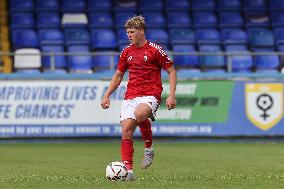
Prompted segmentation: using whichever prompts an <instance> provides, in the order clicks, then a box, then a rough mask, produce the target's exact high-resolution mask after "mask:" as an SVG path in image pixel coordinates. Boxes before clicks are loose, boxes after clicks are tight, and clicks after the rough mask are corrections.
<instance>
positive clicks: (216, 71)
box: [203, 67, 226, 74]
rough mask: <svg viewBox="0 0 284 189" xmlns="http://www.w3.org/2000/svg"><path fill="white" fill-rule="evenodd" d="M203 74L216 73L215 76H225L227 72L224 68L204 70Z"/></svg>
mask: <svg viewBox="0 0 284 189" xmlns="http://www.w3.org/2000/svg"><path fill="white" fill-rule="evenodd" d="M203 72H205V73H213V74H214V73H215V74H224V73H226V70H224V69H223V68H214V67H213V68H206V69H203Z"/></svg>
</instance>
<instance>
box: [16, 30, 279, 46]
mask: <svg viewBox="0 0 284 189" xmlns="http://www.w3.org/2000/svg"><path fill="white" fill-rule="evenodd" d="M146 35H147V37H148V39H149V40H151V41H153V42H156V43H159V44H161V45H162V46H163V47H164V48H165V49H166V50H170V49H172V47H173V46H174V45H180V44H193V45H204V44H218V45H224V48H226V46H227V45H239V44H243V45H246V46H247V47H248V49H246V50H254V49H255V48H269V49H278V48H279V46H281V45H283V44H284V28H276V29H275V30H274V31H271V30H269V29H266V28H253V29H249V30H247V31H246V30H243V29H240V28H232V29H229V28H226V29H222V30H221V31H220V30H216V29H198V30H195V31H194V30H191V29H171V30H169V32H167V30H163V29H149V30H148V31H147V33H146ZM11 42H12V46H13V49H14V50H16V49H19V48H39V47H40V46H42V45H65V46H66V47H68V46H69V45H88V46H89V47H90V49H93V50H122V49H123V48H124V47H125V45H126V44H127V43H128V38H127V35H126V33H125V30H124V29H120V30H117V31H115V30H112V29H92V30H88V29H86V28H67V29H65V30H64V31H62V30H60V29H40V30H38V31H36V30H33V29H13V30H12V31H11ZM274 47H276V48H274Z"/></svg>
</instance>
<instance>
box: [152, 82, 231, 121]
mask: <svg viewBox="0 0 284 189" xmlns="http://www.w3.org/2000/svg"><path fill="white" fill-rule="evenodd" d="M233 86H234V82H233V81H196V82H186V81H185V82H179V83H178V85H177V90H176V100H177V107H176V109H173V110H170V111H168V110H167V107H166V105H165V102H166V98H167V97H168V94H169V84H167V83H165V84H164V91H163V94H162V103H161V106H160V108H159V110H158V112H157V121H158V122H162V123H169V122H175V123H224V122H226V120H227V119H228V113H229V107H230V103H231V99H232V90H233Z"/></svg>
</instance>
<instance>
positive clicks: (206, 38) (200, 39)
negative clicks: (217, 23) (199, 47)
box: [196, 29, 221, 44]
mask: <svg viewBox="0 0 284 189" xmlns="http://www.w3.org/2000/svg"><path fill="white" fill-rule="evenodd" d="M196 41H197V43H198V44H221V34H220V32H219V31H218V30H216V29H197V30H196Z"/></svg>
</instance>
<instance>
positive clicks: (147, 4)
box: [139, 0, 164, 12]
mask: <svg viewBox="0 0 284 189" xmlns="http://www.w3.org/2000/svg"><path fill="white" fill-rule="evenodd" d="M139 5H140V7H139V8H140V11H142V12H144V11H161V10H163V9H164V3H163V1H162V0H155V1H152V0H140V1H139Z"/></svg>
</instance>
